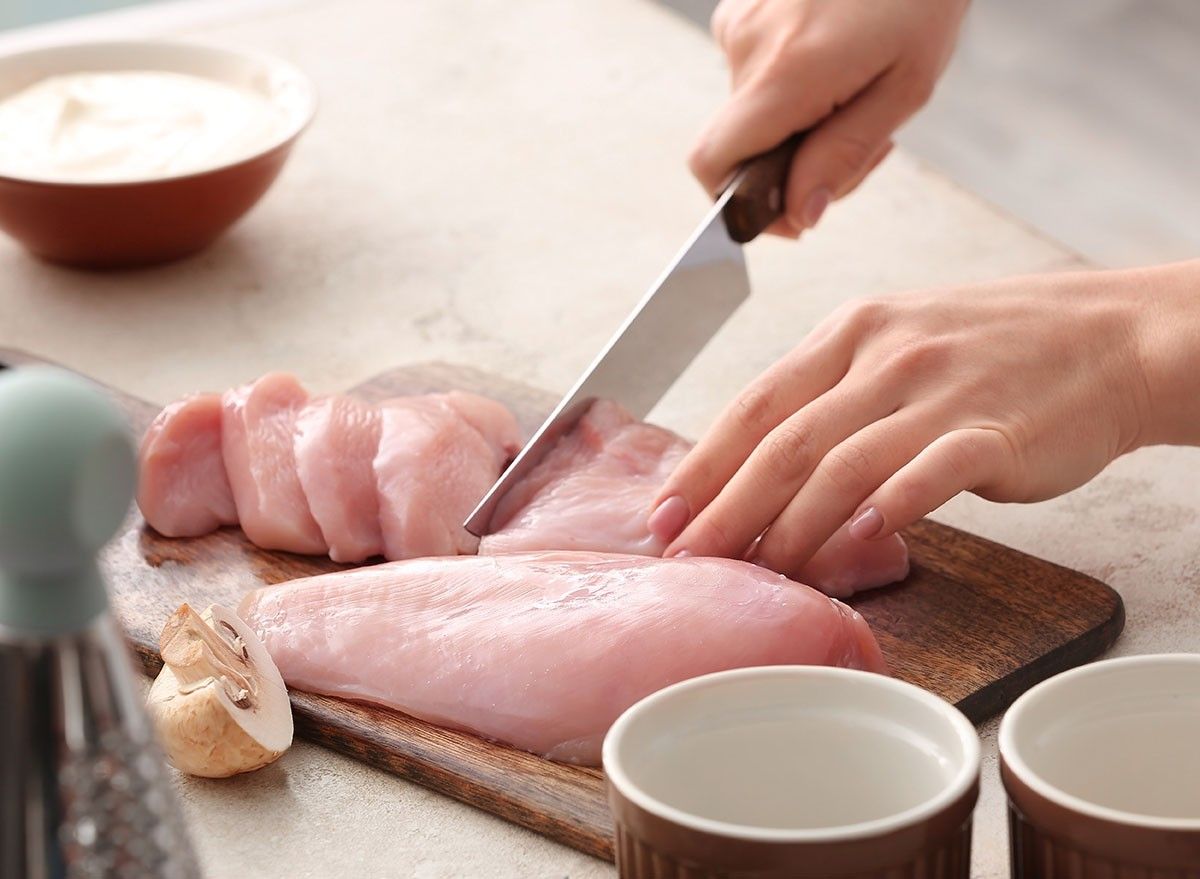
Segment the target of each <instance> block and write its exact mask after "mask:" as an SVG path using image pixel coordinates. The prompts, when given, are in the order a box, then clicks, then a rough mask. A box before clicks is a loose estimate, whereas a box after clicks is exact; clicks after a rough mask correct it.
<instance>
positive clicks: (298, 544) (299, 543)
mask: <svg viewBox="0 0 1200 879" xmlns="http://www.w3.org/2000/svg"><path fill="white" fill-rule="evenodd" d="M222 402H223V404H224V407H225V413H224V417H223V418H222V419H221V449H222V451H223V452H224V455H225V472H226V474H227V475H228V476H229V484H230V485H231V486H232V487H233V499H234V501H235V502H236V503H237V511H238V522H239V524H240V525H241V526H242V530H243V531H244V532H246V537H247V538H249V540H250V541H251V542H252V543H254V544H256V545H258V546H261V547H263V548H264V549H284V550H288V551H290V552H299V553H306V554H308V555H323V554H324V553H326V552H328V551H329V547H328V546H327V545H326V543H325V538H324V537H323V536H322V535H321V529H320V527H319V526H318V525H317V521H316V519H314V518H313V516H312V513H311V512H310V511H309V508H308V499H307V498H306V497H305V496H304V489H303V488H302V487H301V485H300V477H299V475H298V474H297V473H296V452H295V449H294V443H295V434H296V416H298V415H299V414H300V410H301V409H302V408H303V407H304V405H305V404H306V403H307V402H308V391H306V390H304V388H302V387H301V386H300V382H298V381H296V378H295V376H291V375H288V374H287V373H282V372H272V373H268V374H267V375H264V376H263V377H262V378H260V379H259V380H258V381H255V382H251V383H250V384H248V385H243V386H242V387H240V388H234V389H233V390H230V391H226V392H225V396H224V397H223V398H222Z"/></svg>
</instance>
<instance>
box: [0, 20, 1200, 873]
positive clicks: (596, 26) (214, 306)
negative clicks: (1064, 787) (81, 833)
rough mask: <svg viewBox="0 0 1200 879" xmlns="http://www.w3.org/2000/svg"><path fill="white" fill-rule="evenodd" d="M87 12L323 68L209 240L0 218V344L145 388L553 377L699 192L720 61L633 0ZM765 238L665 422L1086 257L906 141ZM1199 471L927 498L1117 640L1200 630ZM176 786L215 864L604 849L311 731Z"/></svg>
mask: <svg viewBox="0 0 1200 879" xmlns="http://www.w3.org/2000/svg"><path fill="white" fill-rule="evenodd" d="M201 7H203V8H201ZM74 29H76V30H78V28H74ZM101 29H107V31H108V32H110V33H112V32H124V33H139V32H141V33H163V32H167V33H174V32H179V33H181V34H183V35H185V36H188V37H196V38H200V39H212V40H219V41H222V42H231V43H235V44H240V45H244V46H249V47H255V48H261V49H264V50H268V51H271V52H274V53H277V54H279V55H282V56H284V57H286V58H289V59H291V60H293V61H295V62H296V63H297V64H299V65H300V66H301V67H302V68H304V69H305V70H306V71H307V72H308V73H309V74H310V75H311V76H312V77H313V78H314V80H315V82H316V85H317V88H318V90H319V92H320V95H321V107H320V109H319V111H318V116H317V119H316V122H315V124H314V125H313V127H312V129H311V130H310V131H309V132H308V133H307V134H306V135H305V136H304V138H303V139H302V140H301V142H300V144H299V146H298V149H297V151H296V154H295V155H294V157H293V159H292V161H291V163H290V164H289V166H288V167H287V168H286V169H285V172H284V174H283V176H282V178H281V179H280V181H279V182H278V184H277V185H276V187H275V189H274V190H273V191H272V192H270V193H269V194H268V196H267V198H266V200H265V201H264V202H263V203H262V204H261V205H260V206H259V207H258V208H257V209H256V210H255V211H254V212H253V213H252V214H251V215H250V216H249V217H248V218H247V219H246V220H245V221H244V222H243V223H242V224H241V225H239V226H238V227H237V228H236V230H235V231H234V232H233V233H232V234H230V235H228V236H227V237H226V238H224V239H223V240H222V241H221V242H219V243H218V244H217V245H216V246H215V247H213V248H212V249H210V250H209V251H207V252H206V253H204V254H201V255H199V256H197V257H195V258H193V259H190V260H187V261H185V262H182V263H179V264H177V265H173V266H169V267H164V268H158V269H150V270H145V271H140V272H131V273H114V274H85V273H79V272H73V271H68V270H63V269H58V268H54V267H51V266H47V265H44V264H42V263H39V262H36V261H34V260H32V259H30V258H28V257H27V256H26V255H25V254H24V253H22V252H21V251H19V250H18V249H17V248H16V247H15V246H14V245H12V244H11V243H10V242H8V241H7V240H2V241H0V345H5V346H12V347H21V348H26V349H29V350H31V351H34V352H36V353H38V354H41V355H43V356H47V357H50V358H53V359H56V360H59V361H61V362H63V363H66V364H68V365H70V366H72V367H75V368H77V369H79V370H81V371H83V372H85V373H87V374H89V375H92V376H95V377H96V378H99V379H101V380H103V381H105V382H108V383H110V384H113V385H115V386H118V387H121V388H123V389H125V390H127V391H130V392H132V393H135V394H139V395H141V396H143V397H145V398H147V399H151V400H159V401H166V400H169V399H171V398H173V397H175V396H178V395H179V394H182V393H184V392H187V391H191V390H195V389H199V388H211V389H221V388H224V387H226V386H229V385H231V384H234V383H237V382H241V381H244V380H246V379H249V378H252V377H254V376H257V375H259V374H260V373H263V372H265V371H268V370H271V369H288V370H293V371H295V372H297V373H298V374H299V375H300V376H301V377H302V378H303V379H304V380H305V381H306V382H307V383H309V384H310V385H311V386H312V387H314V388H315V389H316V390H319V391H333V390H338V389H341V388H343V387H345V386H347V385H350V384H352V383H354V382H357V381H360V380H362V379H365V378H367V377H369V376H370V375H372V374H374V373H377V372H380V371H382V370H384V369H387V368H389V367H392V366H395V365H398V364H402V363H408V362H415V361H424V360H431V359H443V360H450V361H457V362H462V363H469V364H474V365H477V366H481V367H483V368H487V369H491V370H494V371H497V372H501V373H504V374H506V375H508V376H510V377H512V378H515V379H520V380H524V381H527V382H531V383H534V384H538V385H542V386H544V387H546V388H549V389H552V390H562V389H564V388H565V387H566V385H567V384H568V383H569V382H570V380H571V379H572V378H573V376H574V375H575V373H576V372H577V371H578V370H579V369H580V368H581V367H582V366H583V365H585V363H586V361H587V360H588V359H589V357H590V356H591V354H592V352H594V351H595V350H596V349H597V348H598V347H599V345H600V344H601V343H602V341H603V340H604V338H605V337H606V336H607V335H608V334H609V332H610V331H611V330H612V329H613V328H614V327H615V325H616V323H617V322H618V320H619V319H620V317H621V316H622V315H623V314H624V312H625V311H626V310H627V309H628V307H629V306H630V305H631V304H632V303H633V302H634V301H635V300H636V299H637V297H638V296H639V295H640V294H641V293H642V292H643V291H644V289H645V287H646V286H647V284H648V283H649V282H650V281H651V280H653V278H654V276H655V275H656V273H657V272H658V271H659V270H660V269H661V268H662V265H663V263H664V262H665V261H666V259H667V258H668V257H669V256H670V255H671V254H672V253H673V252H674V250H675V249H676V248H677V247H678V246H679V244H680V242H681V241H682V240H683V239H684V237H685V236H686V235H687V233H688V232H689V231H690V229H691V227H692V226H693V225H694V224H695V222H696V220H697V219H698V218H699V216H700V214H701V213H702V211H703V210H704V208H705V204H706V199H705V197H704V195H703V194H702V193H701V192H700V191H699V190H698V189H697V187H696V186H695V185H694V184H693V182H692V181H691V179H690V178H689V176H688V174H687V172H686V169H685V167H684V163H683V157H684V155H685V154H686V151H687V147H688V145H689V142H690V139H691V137H692V136H693V134H694V133H695V131H696V130H697V129H698V127H699V126H700V125H701V123H702V122H703V120H704V119H705V117H706V115H707V114H708V113H709V112H710V111H711V110H712V109H714V108H715V106H716V105H717V102H718V101H720V100H722V98H723V97H724V92H725V75H724V70H723V67H722V64H721V61H720V58H719V56H718V53H717V52H716V50H715V49H714V47H713V46H712V45H711V44H710V43H709V42H708V41H707V40H706V39H705V37H704V35H703V34H702V33H700V32H699V31H698V30H697V29H696V28H694V27H690V26H688V25H686V24H685V23H684V22H682V21H681V20H679V19H677V18H676V17H675V16H674V15H673V13H671V12H670V11H667V10H664V9H663V8H661V7H659V6H657V5H655V4H653V3H651V2H648V0H606V2H604V3H596V2H590V0H523V2H520V3H514V2H511V0H471V2H468V0H454V2H448V0H407V2H404V3H394V2H391V0H339V2H333V0H307V2H305V0H295V2H283V0H259V2H238V3H232V2H227V0H209V2H208V3H206V4H199V3H196V2H190V3H189V2H184V3H181V4H166V5H165V6H163V7H154V6H151V7H147V8H146V9H145V10H139V11H137V12H136V13H121V14H119V15H115V16H113V17H111V18H109V19H105V20H103V21H101V22H100V23H99V24H98V25H93V26H91V30H92V31H99V30H101ZM70 30H72V28H67V29H66V30H65V31H64V30H62V29H59V30H55V31H51V32H42V33H38V34H26V35H22V34H16V35H6V36H2V37H0V47H3V46H4V45H16V44H17V43H18V42H20V41H21V40H26V41H29V40H33V39H39V40H40V39H55V38H57V37H58V36H60V35H61V34H62V33H64V32H69V31H70ZM748 258H749V261H750V264H751V276H752V282H753V286H754V291H755V292H754V296H753V298H752V300H751V301H750V302H749V303H747V305H746V306H744V307H743V309H742V310H741V311H740V312H739V313H738V314H737V315H736V316H735V318H734V319H733V320H732V321H731V323H730V324H729V325H728V326H727V327H726V328H725V329H724V330H723V331H722V333H721V334H720V335H719V336H718V338H717V339H716V340H715V341H714V343H713V344H712V345H711V346H710V347H709V348H708V349H707V350H706V351H705V352H704V354H703V355H702V356H701V357H700V358H699V360H698V361H697V362H696V364H695V365H694V367H693V368H692V369H691V370H690V372H689V373H688V374H687V375H686V376H685V378H684V379H683V380H682V381H681V382H680V384H679V385H678V386H677V387H676V388H675V390H674V391H672V393H671V394H670V396H669V397H668V398H667V399H666V400H664V401H663V403H662V404H661V405H660V407H659V408H658V409H657V410H656V412H655V415H654V419H655V420H658V421H660V422H661V423H663V424H665V425H667V426H670V427H672V428H675V429H677V430H679V431H681V432H684V433H687V434H691V435H696V434H698V433H699V432H700V431H701V430H702V429H703V428H704V426H705V425H706V424H707V423H708V421H709V420H710V419H711V417H712V416H713V415H714V414H715V412H716V411H717V410H718V409H719V408H720V406H721V405H722V404H723V403H724V402H725V401H726V400H728V399H729V398H730V397H731V395H732V394H734V393H735V392H736V391H737V390H738V389H739V388H740V387H741V386H742V385H744V384H745V382H747V381H748V380H749V379H750V378H752V377H753V376H754V375H755V374H756V373H757V372H758V371H760V370H761V369H763V368H764V367H766V366H767V365H768V364H769V363H770V362H772V361H773V360H774V359H775V358H776V357H778V356H779V355H781V354H782V353H783V352H785V351H786V350H787V349H788V348H789V347H790V346H791V345H793V344H794V343H795V342H797V341H798V340H799V339H800V337H801V336H802V335H803V334H804V333H805V332H806V331H807V330H808V328H810V327H811V326H812V325H813V324H814V323H815V322H816V321H817V320H818V319H820V318H821V317H822V316H823V315H824V314H826V313H827V312H828V311H829V310H830V309H831V308H832V307H833V306H834V305H836V304H837V303H840V302H842V301H844V300H846V299H848V298H851V297H855V296H860V295H865V294H871V293H879V292H884V291H893V290H899V289H904V288H910V287H921V286H929V285H935V284H945V283H963V282H968V281H973V280H981V279H985V278H992V277H997V276H1001V275H1007V274H1013V273H1023V272H1036V271H1047V270H1058V269H1063V268H1070V267H1076V266H1078V265H1079V262H1078V260H1077V259H1076V258H1075V257H1073V256H1072V255H1071V254H1070V253H1068V252H1066V251H1065V250H1064V249H1062V248H1061V247H1059V246H1057V245H1055V244H1054V243H1052V242H1050V241H1047V240H1045V239H1044V238H1042V237H1040V236H1039V235H1037V234H1036V233H1035V232H1033V231H1031V230H1030V229H1028V228H1026V227H1025V226H1024V225H1022V224H1021V223H1020V222H1017V221H1015V220H1013V219H1012V218H1009V217H1005V216H1002V215H1000V214H999V213H998V212H996V211H995V210H994V209H992V208H990V207H989V206H987V205H986V204H983V203H981V202H980V201H979V200H978V199H976V198H974V197H972V196H971V195H969V194H967V193H964V192H962V191H960V190H958V189H956V188H955V187H954V186H952V185H951V184H949V183H948V182H947V181H946V180H944V179H943V178H942V177H940V176H939V175H937V174H936V173H935V172H933V171H931V170H929V169H926V168H923V167H920V166H919V165H918V164H917V163H915V162H914V161H913V160H912V159H910V158H909V157H907V156H905V155H903V154H899V155H894V156H893V157H891V158H889V159H888V161H887V162H886V163H885V164H884V166H883V167H882V168H881V169H880V171H879V173H877V174H876V175H875V176H874V177H873V178H872V179H871V180H870V181H869V182H868V183H867V184H866V185H865V186H864V187H863V189H862V191H861V192H859V193H858V194H856V195H854V196H853V197H852V198H850V199H849V200H847V201H846V202H845V203H843V204H839V205H836V206H835V207H834V208H832V209H831V210H830V212H829V215H828V217H827V219H826V221H825V222H824V223H823V224H822V226H821V228H820V229H819V230H817V231H816V232H814V233H812V234H811V235H808V236H806V237H805V239H804V240H803V241H802V242H801V243H800V244H792V243H785V242H780V241H774V240H772V241H765V240H764V241H760V242H756V243H755V244H753V245H752V246H751V247H750V248H749V250H748ZM1078 367H1079V368H1080V369H1086V368H1088V365H1087V364H1086V363H1081V364H1078ZM1197 473H1200V452H1198V451H1196V450H1191V449H1167V448H1162V449H1151V450H1144V451H1142V452H1139V453H1137V454H1135V455H1132V456H1130V457H1128V458H1125V459H1123V460H1121V461H1119V462H1117V463H1116V464H1115V465H1114V466H1113V467H1111V468H1110V469H1109V470H1108V471H1107V472H1106V473H1105V474H1104V475H1102V476H1101V477H1100V478H1098V479H1097V480H1095V481H1094V482H1093V483H1092V484H1091V485H1089V486H1088V487H1086V488H1084V489H1081V490H1079V491H1077V492H1074V493H1072V494H1071V495H1069V496H1067V497H1064V498H1061V499H1059V500H1056V501H1052V502H1049V503H1044V504H1038V505H1035V506H1025V507H1017V506H997V505H992V504H987V503H984V502H982V501H979V500H977V499H975V498H973V497H965V498H960V499H958V500H956V501H954V502H953V503H951V504H949V505H947V506H946V507H945V508H943V509H942V510H941V511H939V513H938V514H937V516H936V518H938V519H941V520H943V521H946V522H950V523H951V524H954V525H958V526H960V527H963V528H966V529H968V530H970V531H974V532H976V533H979V534H982V535H984V536H986V537H989V538H992V539H994V540H999V541H1002V542H1004V543H1006V544H1008V545H1010V546H1014V547H1016V548H1018V549H1021V550H1024V551H1026V552H1029V553H1032V554H1034V555H1038V556H1041V557H1043V558H1047V559H1050V560H1052V561H1055V562H1058V563H1060V564H1064V565H1067V566H1069V567H1072V568H1076V569H1078V570H1081V571H1083V572H1085V573H1088V574H1091V575H1093V576H1096V577H1099V578H1100V579H1102V580H1105V581H1106V582H1108V583H1110V584H1112V585H1113V586H1114V587H1116V588H1117V589H1118V590H1119V591H1120V592H1121V593H1122V594H1123V596H1124V598H1125V600H1126V602H1127V606H1128V612H1129V621H1128V625H1127V629H1126V634H1125V635H1124V637H1123V638H1122V640H1121V641H1120V643H1119V644H1118V646H1117V648H1116V651H1115V652H1116V653H1145V652H1156V651H1165V650H1189V651H1197V650H1200V551H1198V549H1197V548H1198V547H1200V491H1198V483H1200V477H1198V476H1197ZM983 735H984V745H985V746H984V755H985V757H984V781H983V793H982V798H981V802H980V806H979V809H978V812H977V819H976V835H975V868H974V875H975V876H976V877H979V879H989V877H1000V876H1002V875H1006V874H1007V852H1006V846H1007V843H1006V839H1005V826H1004V816H1003V809H1002V796H1001V791H1000V790H999V780H998V778H997V774H996V765H995V723H994V722H993V723H991V724H988V725H986V726H985V727H984V728H983ZM180 789H181V791H182V793H183V796H184V798H185V800H186V803H187V807H188V816H189V818H190V821H191V826H192V828H193V834H194V836H195V839H196V842H197V845H198V848H199V850H200V852H201V854H202V857H203V860H204V863H205V865H206V867H207V869H208V873H209V875H211V876H214V877H223V876H233V875H238V876H245V877H274V876H284V875H286V876H290V877H297V879H300V877H309V876H311V877H326V876H334V875H357V876H363V877H383V876H416V877H438V876H484V875H486V876H513V877H516V876H521V877H526V876H571V877H592V876H609V875H612V873H613V869H612V867H611V866H610V865H607V864H603V863H601V862H599V861H595V860H593V859H591V858H589V857H587V856H585V855H581V854H579V853H576V852H574V851H571V850H569V849H566V848H563V847H561V846H559V845H557V844H555V843H552V842H549V841H547V840H545V839H542V838H541V837H538V836H536V835H534V834H532V833H529V832H526V831H524V830H521V829H519V828H516V827H513V826H511V825H508V824H505V823H503V822H501V821H499V820H498V819H494V818H492V817H491V816H489V815H486V814H484V813H482V812H479V811H476V810H474V809H471V808H468V807H466V806H463V805H460V804H458V803H456V802H454V801H451V800H449V799H446V798H444V797H441V796H439V795H437V794H433V793H430V792H428V791H426V790H423V789H422V788H419V787H416V786H414V785H412V784H409V783H407V782H404V781H401V780H399V779H397V778H394V777H391V776H388V775H386V774H384V773H381V772H378V771H376V770H373V769H369V768H366V767H364V766H361V765H359V764H357V763H355V762H353V761H351V760H349V759H347V758H344V757H341V756H338V755H336V754H333V753H330V752H328V751H325V750H322V749H319V748H316V747H313V746H310V745H307V744H305V743H303V742H301V743H298V744H297V745H296V746H295V747H294V748H293V750H292V751H290V752H289V753H288V754H287V755H286V756H285V757H284V759H283V760H281V761H280V762H279V763H278V764H277V765H275V766H273V767H271V768H269V769H267V770H264V771H263V772H260V773H257V774H255V775H252V776H250V777H247V778H240V779H235V780H232V781H224V782H212V781H194V780H181V781H180Z"/></svg>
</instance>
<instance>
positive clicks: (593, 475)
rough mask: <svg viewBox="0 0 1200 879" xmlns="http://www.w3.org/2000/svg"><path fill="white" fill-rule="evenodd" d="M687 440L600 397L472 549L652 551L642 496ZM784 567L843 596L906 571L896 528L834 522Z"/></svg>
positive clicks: (650, 495) (655, 487) (657, 551)
mask: <svg viewBox="0 0 1200 879" xmlns="http://www.w3.org/2000/svg"><path fill="white" fill-rule="evenodd" d="M691 447H692V444H691V443H689V442H688V441H687V440H685V439H683V438H682V437H680V436H677V435H676V434H674V433H671V432H670V431H668V430H664V429H663V428H661V427H655V426H654V425H652V424H645V423H643V422H640V421H637V420H635V419H634V418H633V417H632V416H630V415H629V413H628V412H626V411H625V410H624V409H622V408H621V407H620V406H619V405H618V404H616V403H614V402H612V401H609V400H600V401H598V402H596V403H594V404H593V405H592V407H591V408H590V409H589V410H588V411H587V413H585V414H584V416H583V418H581V419H580V421H579V423H578V424H577V425H576V426H575V428H574V429H573V430H572V431H571V432H570V433H568V434H567V435H566V436H565V437H563V438H562V439H561V440H560V441H559V442H558V443H557V444H556V445H555V447H554V448H553V449H551V450H550V452H549V454H547V455H546V457H545V458H544V459H543V460H542V461H541V463H540V464H538V466H537V467H536V468H534V470H533V472H531V473H530V474H529V476H527V477H526V478H525V479H524V481H522V482H521V483H520V484H519V485H517V486H516V487H515V488H513V489H512V491H510V492H509V493H508V494H507V495H506V496H505V497H504V500H503V502H502V503H501V504H500V506H499V507H498V508H497V510H496V517H495V520H494V523H495V525H496V528H497V530H496V531H495V532H494V533H492V534H489V535H488V536H487V537H485V538H484V539H483V541H482V543H481V544H480V547H479V552H480V553H481V554H484V555H494V554H497V553H505V552H520V551H524V550H547V549H582V550H596V551H600V552H624V553H635V554H637V555H650V556H661V555H662V553H663V551H664V550H665V549H666V544H664V543H663V542H662V541H661V540H659V539H658V538H656V537H654V536H653V535H651V534H650V532H649V531H648V530H647V528H646V519H647V517H648V515H649V513H650V508H651V504H652V503H653V502H654V499H655V497H656V496H657V495H658V492H659V489H661V488H662V486H663V483H665V482H666V480H667V477H668V476H670V474H671V471H672V470H674V468H675V466H676V465H677V464H678V463H679V462H680V461H682V460H683V457H684V455H686V454H687V452H688V450H689V449H691ZM792 575H793V576H794V577H795V578H796V579H797V580H800V581H802V582H804V583H809V584H811V585H813V586H816V587H817V588H819V589H821V590H822V591H824V592H826V593H827V594H829V595H833V596H836V597H838V598H845V597H848V596H850V595H852V594H854V593H855V592H858V591H861V590H863V589H870V588H873V587H876V586H883V585H886V584H888V583H894V582H896V581H897V580H903V579H904V578H905V577H906V576H908V548H907V547H906V546H905V544H904V540H903V539H902V538H901V537H900V536H899V535H893V536H891V537H888V538H884V539H883V540H874V541H863V540H855V539H853V538H852V537H850V535H849V534H848V533H847V530H846V528H845V527H843V528H842V529H841V530H840V531H839V532H838V533H837V534H835V535H834V536H833V537H832V538H831V539H830V540H829V542H828V543H826V544H825V546H823V547H822V548H821V549H820V550H818V552H817V553H816V555H815V556H813V558H812V559H811V560H810V561H809V562H808V564H807V565H805V566H804V567H803V568H802V569H800V570H799V571H795V572H792Z"/></svg>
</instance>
